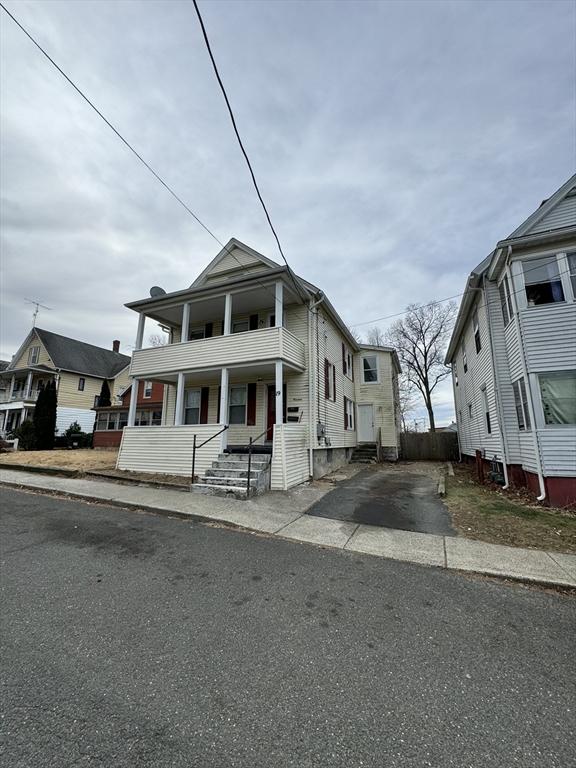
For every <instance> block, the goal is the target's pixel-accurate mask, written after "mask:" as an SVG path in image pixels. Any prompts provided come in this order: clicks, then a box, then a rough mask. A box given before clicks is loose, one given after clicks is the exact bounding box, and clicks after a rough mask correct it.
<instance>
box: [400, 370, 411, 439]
mask: <svg viewBox="0 0 576 768" xmlns="http://www.w3.org/2000/svg"><path fill="white" fill-rule="evenodd" d="M397 398H398V414H399V416H400V426H401V429H402V432H408V419H409V417H410V415H411V414H412V413H413V412H414V411H415V409H416V388H415V387H414V385H413V384H412V382H411V381H410V379H409V378H408V376H407V375H406V374H405V373H401V374H400V376H398V395H397Z"/></svg>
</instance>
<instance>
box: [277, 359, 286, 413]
mask: <svg viewBox="0 0 576 768" xmlns="http://www.w3.org/2000/svg"><path fill="white" fill-rule="evenodd" d="M283 379H284V363H283V362H282V360H276V424H282V423H283V422H284V381H283Z"/></svg>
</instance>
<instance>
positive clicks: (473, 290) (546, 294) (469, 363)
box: [446, 175, 576, 506]
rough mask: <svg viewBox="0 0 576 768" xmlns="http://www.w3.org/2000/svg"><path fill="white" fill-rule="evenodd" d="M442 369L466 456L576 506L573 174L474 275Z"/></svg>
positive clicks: (575, 186)
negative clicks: (449, 378) (449, 375)
mask: <svg viewBox="0 0 576 768" xmlns="http://www.w3.org/2000/svg"><path fill="white" fill-rule="evenodd" d="M446 363H447V364H451V365H452V372H453V385H454V400H455V403H456V416H457V421H458V434H459V438H460V448H461V452H462V454H464V455H466V456H470V457H472V456H475V455H476V451H480V452H481V455H482V457H483V458H485V460H486V461H488V462H489V461H490V460H492V459H493V458H496V459H497V461H498V462H500V463H501V465H502V471H503V473H504V477H505V481H506V483H507V484H510V485H511V484H516V485H523V486H528V487H529V488H530V489H531V490H533V491H535V492H536V493H537V495H538V497H539V498H540V499H541V500H544V499H548V500H549V501H550V503H552V504H554V505H557V506H564V505H569V504H574V503H576V175H574V176H572V178H571V179H569V180H568V181H567V182H566V183H565V184H564V185H563V186H562V187H561V188H560V189H559V190H558V191H557V192H556V193H555V194H554V195H552V197H550V198H549V199H548V200H546V201H544V202H543V203H542V204H541V205H540V207H539V208H538V209H537V210H536V211H535V212H534V213H533V214H532V215H531V216H529V217H528V218H527V219H526V221H524V223H523V224H521V225H520V226H519V227H518V228H517V229H516V230H514V232H512V234H510V235H509V236H508V237H507V238H505V239H504V240H501V241H500V242H499V243H497V245H496V248H495V249H494V251H493V252H492V253H491V254H490V255H489V256H488V257H487V258H486V259H484V261H483V262H482V263H481V264H479V265H478V266H477V267H476V268H475V269H474V270H473V271H472V273H471V275H470V277H469V279H468V282H467V285H466V291H465V294H464V298H463V299H462V303H461V306H460V311H459V314H458V318H457V321H456V326H455V329H454V333H453V335H452V339H451V341H450V346H449V349H448V353H447V356H446Z"/></svg>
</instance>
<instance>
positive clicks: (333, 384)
mask: <svg viewBox="0 0 576 768" xmlns="http://www.w3.org/2000/svg"><path fill="white" fill-rule="evenodd" d="M332 387H333V390H332V394H333V396H332V400H334V402H336V366H335V365H333V366H332Z"/></svg>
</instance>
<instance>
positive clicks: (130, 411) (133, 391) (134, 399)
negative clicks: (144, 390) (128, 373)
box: [128, 379, 140, 427]
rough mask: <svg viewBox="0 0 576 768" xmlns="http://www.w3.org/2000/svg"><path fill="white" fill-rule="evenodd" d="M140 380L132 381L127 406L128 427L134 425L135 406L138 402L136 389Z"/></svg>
mask: <svg viewBox="0 0 576 768" xmlns="http://www.w3.org/2000/svg"><path fill="white" fill-rule="evenodd" d="M139 386H140V379H132V388H131V390H130V405H129V406H128V426H129V427H133V426H135V424H136V404H137V402H138V388H139Z"/></svg>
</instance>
